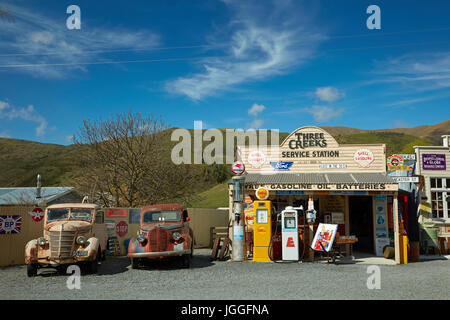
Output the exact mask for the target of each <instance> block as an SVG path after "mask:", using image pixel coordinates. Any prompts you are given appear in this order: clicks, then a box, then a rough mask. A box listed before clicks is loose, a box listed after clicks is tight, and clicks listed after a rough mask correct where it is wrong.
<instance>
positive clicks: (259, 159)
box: [247, 151, 266, 169]
mask: <svg viewBox="0 0 450 320" xmlns="http://www.w3.org/2000/svg"><path fill="white" fill-rule="evenodd" d="M247 160H248V163H250V165H251V166H252V168H254V169H260V168H261V167H262V166H263V165H264V163H265V162H266V156H265V155H264V153H262V152H261V151H252V152H250V153H249V155H248V159H247Z"/></svg>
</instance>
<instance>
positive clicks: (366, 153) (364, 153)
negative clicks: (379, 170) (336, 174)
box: [353, 149, 375, 168]
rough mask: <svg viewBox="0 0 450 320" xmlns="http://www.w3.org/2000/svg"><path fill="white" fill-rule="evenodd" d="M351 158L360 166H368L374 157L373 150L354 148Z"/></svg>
mask: <svg viewBox="0 0 450 320" xmlns="http://www.w3.org/2000/svg"><path fill="white" fill-rule="evenodd" d="M353 160H355V162H356V163H357V164H359V166H360V167H362V168H368V167H370V164H371V163H372V162H373V161H374V160H375V157H374V155H373V152H372V151H370V150H369V149H359V150H356V152H355V154H354V155H353Z"/></svg>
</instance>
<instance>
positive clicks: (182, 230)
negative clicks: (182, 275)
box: [128, 204, 194, 269]
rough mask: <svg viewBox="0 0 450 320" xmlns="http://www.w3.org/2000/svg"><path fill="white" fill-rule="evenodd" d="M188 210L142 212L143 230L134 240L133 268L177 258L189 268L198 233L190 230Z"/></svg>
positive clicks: (131, 251)
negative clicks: (155, 260)
mask: <svg viewBox="0 0 450 320" xmlns="http://www.w3.org/2000/svg"><path fill="white" fill-rule="evenodd" d="M189 221H190V218H189V216H188V211H187V209H186V208H185V207H184V206H183V205H181V204H158V205H151V206H146V207H143V208H142V209H141V212H140V227H139V231H138V234H137V237H136V238H133V239H131V240H130V243H129V246H128V257H129V258H130V259H131V267H132V268H133V269H136V268H138V266H139V265H141V264H142V263H144V262H146V261H149V260H154V259H166V258H171V257H173V258H175V259H178V260H179V262H181V265H182V267H185V268H189V267H190V264H191V258H192V255H193V253H194V232H193V231H192V229H191V228H190V227H189Z"/></svg>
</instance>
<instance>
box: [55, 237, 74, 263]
mask: <svg viewBox="0 0 450 320" xmlns="http://www.w3.org/2000/svg"><path fill="white" fill-rule="evenodd" d="M74 238H75V231H50V258H70V257H72V246H73V241H74Z"/></svg>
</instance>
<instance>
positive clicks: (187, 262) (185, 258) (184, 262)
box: [181, 254, 191, 269]
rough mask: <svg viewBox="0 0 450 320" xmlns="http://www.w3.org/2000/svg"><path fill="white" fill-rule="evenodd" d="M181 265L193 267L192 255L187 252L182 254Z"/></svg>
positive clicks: (187, 267)
mask: <svg viewBox="0 0 450 320" xmlns="http://www.w3.org/2000/svg"><path fill="white" fill-rule="evenodd" d="M181 267H182V268H185V269H189V268H190V267H191V255H190V254H185V255H182V256H181Z"/></svg>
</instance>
